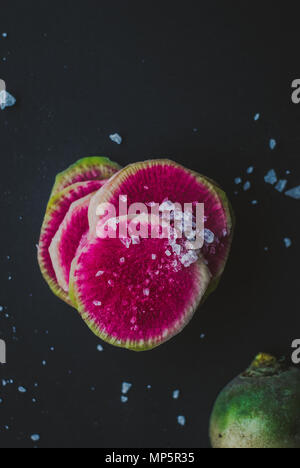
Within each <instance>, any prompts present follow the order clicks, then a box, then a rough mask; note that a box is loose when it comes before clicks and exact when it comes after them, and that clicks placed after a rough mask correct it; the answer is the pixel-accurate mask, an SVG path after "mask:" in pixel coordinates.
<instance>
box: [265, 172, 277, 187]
mask: <svg viewBox="0 0 300 468" xmlns="http://www.w3.org/2000/svg"><path fill="white" fill-rule="evenodd" d="M265 182H266V183H267V184H271V185H274V184H276V182H277V175H276V172H275V171H274V169H271V170H270V171H269V172H268V174H267V175H266V176H265Z"/></svg>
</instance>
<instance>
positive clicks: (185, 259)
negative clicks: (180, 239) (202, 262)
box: [180, 250, 198, 268]
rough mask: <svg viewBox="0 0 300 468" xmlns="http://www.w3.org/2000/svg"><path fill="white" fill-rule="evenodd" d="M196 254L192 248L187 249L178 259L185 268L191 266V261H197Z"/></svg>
mask: <svg viewBox="0 0 300 468" xmlns="http://www.w3.org/2000/svg"><path fill="white" fill-rule="evenodd" d="M197 260H198V255H197V253H196V252H195V251H194V250H189V251H188V252H187V253H186V254H184V255H182V257H181V258H180V261H181V263H182V265H183V266H184V267H186V268H188V267H189V266H191V265H192V264H193V263H195V262H197Z"/></svg>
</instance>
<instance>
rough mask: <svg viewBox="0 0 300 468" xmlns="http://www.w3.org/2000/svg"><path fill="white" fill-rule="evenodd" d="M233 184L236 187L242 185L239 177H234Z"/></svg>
mask: <svg viewBox="0 0 300 468" xmlns="http://www.w3.org/2000/svg"><path fill="white" fill-rule="evenodd" d="M234 183H235V184H236V185H240V184H241V183H242V179H241V178H240V177H236V178H235V179H234Z"/></svg>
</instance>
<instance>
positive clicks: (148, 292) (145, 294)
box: [143, 288, 150, 296]
mask: <svg viewBox="0 0 300 468" xmlns="http://www.w3.org/2000/svg"><path fill="white" fill-rule="evenodd" d="M143 293H144V296H149V295H150V289H148V288H145V289H144V291H143Z"/></svg>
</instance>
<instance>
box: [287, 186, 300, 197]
mask: <svg viewBox="0 0 300 468" xmlns="http://www.w3.org/2000/svg"><path fill="white" fill-rule="evenodd" d="M285 194H286V196H287V197H291V198H294V199H295V200H300V185H299V186H298V187H295V188H293V189H291V190H288V191H287V192H285Z"/></svg>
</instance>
